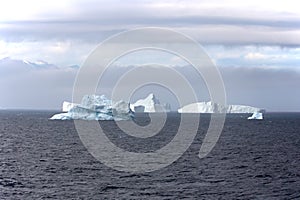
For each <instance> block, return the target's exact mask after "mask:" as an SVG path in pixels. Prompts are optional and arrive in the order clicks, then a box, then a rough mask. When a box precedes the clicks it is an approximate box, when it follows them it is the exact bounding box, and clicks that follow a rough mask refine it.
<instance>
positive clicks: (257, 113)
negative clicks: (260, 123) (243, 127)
mask: <svg viewBox="0 0 300 200" xmlns="http://www.w3.org/2000/svg"><path fill="white" fill-rule="evenodd" d="M248 119H258V120H261V119H263V114H262V113H259V112H255V113H253V114H252V116H250V117H248Z"/></svg>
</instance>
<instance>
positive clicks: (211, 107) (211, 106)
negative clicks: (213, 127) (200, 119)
mask: <svg viewBox="0 0 300 200" xmlns="http://www.w3.org/2000/svg"><path fill="white" fill-rule="evenodd" d="M178 112H179V113H261V112H264V111H263V110H262V109H260V108H255V107H252V106H245V105H227V106H222V105H219V104H217V103H213V102H211V101H209V102H197V103H192V104H189V105H186V106H183V107H182V108H180V109H178Z"/></svg>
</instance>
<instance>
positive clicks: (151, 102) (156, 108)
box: [130, 93, 171, 113]
mask: <svg viewBox="0 0 300 200" xmlns="http://www.w3.org/2000/svg"><path fill="white" fill-rule="evenodd" d="M130 109H131V110H132V111H134V112H145V113H154V112H170V110H171V106H170V104H168V103H166V104H160V101H159V100H158V99H157V98H156V97H155V95H154V94H153V93H150V94H149V95H148V96H147V97H146V98H145V99H140V100H138V101H136V102H135V103H132V104H130Z"/></svg>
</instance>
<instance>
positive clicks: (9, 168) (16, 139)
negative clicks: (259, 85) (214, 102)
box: [0, 111, 300, 199]
mask: <svg viewBox="0 0 300 200" xmlns="http://www.w3.org/2000/svg"><path fill="white" fill-rule="evenodd" d="M52 114H53V112H50V111H0V199H178V198H182V199H184V198H185V199H300V113H267V114H266V115H265V119H264V120H262V121H249V120H247V119H246V118H247V116H248V115H240V114H236V115H228V116H227V118H226V122H225V125H224V129H223V132H222V135H221V137H220V139H219V141H218V143H217V145H216V146H215V148H214V149H213V151H212V152H211V153H210V154H209V155H208V156H207V157H206V158H204V159H199V157H198V152H199V148H200V146H201V142H202V139H203V138H204V136H205V133H206V130H207V128H208V124H209V120H210V116H209V115H204V116H201V120H200V127H199V129H198V133H197V136H196V138H195V140H194V142H193V144H192V145H191V146H190V148H189V149H188V150H187V151H186V152H185V153H184V154H183V155H182V157H181V158H180V159H178V160H177V161H175V162H174V163H173V164H171V165H169V166H168V167H166V168H162V169H160V170H157V171H154V172H150V173H143V174H135V173H129V172H120V171H116V170H113V169H111V168H109V167H107V166H105V165H104V164H102V163H101V162H100V161H97V160H96V159H95V158H94V157H92V156H91V155H90V154H89V152H88V151H87V150H86V148H85V147H84V145H83V144H82V142H81V140H80V139H79V136H78V133H77V132H76V129H75V126H74V123H73V121H51V120H48V118H49V117H50V116H51V115H52ZM191 118H192V117H191ZM147 120H148V121H149V118H147V117H146V116H142V117H140V118H139V119H138V123H140V124H143V123H144V124H147ZM191 120H192V119H191ZM179 122H180V115H178V114H170V115H169V116H168V119H167V123H166V125H165V127H164V129H163V130H162V133H160V134H158V135H156V136H154V137H152V138H148V139H139V140H137V141H135V140H134V138H131V137H128V136H126V135H125V134H123V133H122V132H121V131H120V130H118V127H117V126H116V124H115V122H113V121H105V122H101V126H103V127H104V129H105V131H106V133H107V134H108V135H109V137H110V139H111V141H113V142H114V143H115V144H117V145H118V146H120V147H122V148H124V149H128V150H129V149H131V150H132V151H141V152H146V151H155V149H156V148H160V147H162V146H163V145H165V144H166V143H167V142H168V141H170V138H171V139H172V137H174V134H176V128H177V127H178V124H179ZM122 134H123V136H122V137H120V135H122ZM120 138H121V139H120Z"/></svg>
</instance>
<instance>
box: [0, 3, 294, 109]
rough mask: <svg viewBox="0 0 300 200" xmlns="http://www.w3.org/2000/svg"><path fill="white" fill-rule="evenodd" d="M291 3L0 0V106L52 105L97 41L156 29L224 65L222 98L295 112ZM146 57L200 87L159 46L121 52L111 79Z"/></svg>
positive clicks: (67, 92)
mask: <svg viewBox="0 0 300 200" xmlns="http://www.w3.org/2000/svg"><path fill="white" fill-rule="evenodd" d="M298 8H299V5H298V4H297V1H296V0H294V1H291V0H286V1H279V0H277V1H268V0H252V1H238V0H232V1H231V0H230V1H223V0H220V1H218V0H203V1H176V0H174V1H164V0H160V1H150V0H132V1H130V0H128V1H121V0H112V1H101V0H100V1H91V0H81V1H79V0H75V1H74V0H73V1H70V0H59V1H54V0H53V1H38V0H26V1H17V0H10V1H1V7H0V73H1V74H0V108H25V109H31V108H35V109H59V108H60V106H61V102H62V101H63V100H71V98H72V87H73V83H74V80H75V77H76V73H77V72H78V69H79V67H80V66H81V65H82V63H83V62H84V61H85V59H86V58H87V56H88V55H89V54H90V53H91V51H92V50H94V49H95V48H96V47H97V45H98V44H99V43H101V42H102V41H104V40H105V39H107V38H108V37H111V36H112V35H114V34H117V33H120V32H122V31H127V30H131V29H135V28H142V27H161V28H169V29H173V30H175V31H178V32H180V33H183V34H186V35H187V36H189V37H191V38H193V39H194V40H196V41H197V42H199V44H200V45H202V46H203V49H204V50H205V51H206V52H207V54H208V55H209V56H210V58H211V59H212V60H213V62H214V63H215V64H216V66H217V67H218V68H219V70H220V72H221V75H222V77H223V80H224V84H225V88H226V93H227V100H228V103H231V104H247V105H253V106H257V107H262V108H266V109H267V110H269V111H300V103H299V102H300V91H299V85H300V10H299V9H298ZM8 57H9V59H7V58H8ZM20 60H24V61H26V62H27V63H28V62H30V63H31V64H29V65H26V64H24V63H21V62H18V61H20ZM44 62H45V63H44ZM41 63H44V64H41ZM145 63H161V64H164V65H170V66H174V67H175V68H176V69H178V70H179V71H180V72H182V73H183V74H185V75H186V76H187V78H190V79H191V83H192V84H193V85H195V88H196V89H197V90H199V91H204V90H205V89H203V87H202V86H199V85H201V84H199V82H201V80H200V81H199V80H198V81H197V79H201V77H193V74H194V73H193V72H191V69H190V67H189V66H187V63H185V62H184V61H183V60H181V59H178V58H176V57H174V55H165V54H164V53H161V52H147V51H146V52H138V53H135V54H133V55H128V56H127V57H124V58H121V59H119V60H117V61H116V63H114V65H113V66H114V67H113V68H114V69H111V71H110V73H111V74H110V75H108V77H109V76H113V77H117V75H116V74H118V72H119V71H122V70H124V69H127V68H130V67H129V66H136V65H140V64H145ZM35 64H36V65H35ZM38 64H40V65H38ZM33 66H39V67H33ZM77 66H78V67H77ZM120 67H123V68H122V70H120ZM119 73H120V72H119ZM107 84H108V85H109V84H110V83H107ZM199 93H201V94H202V93H203V96H202V95H201V94H199V98H200V99H203V100H209V97H207V95H206V94H204V93H206V92H199ZM143 95H145V94H143ZM161 97H162V98H163V99H168V98H167V97H164V95H163V94H161Z"/></svg>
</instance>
